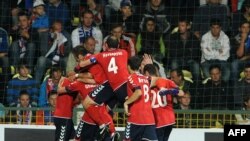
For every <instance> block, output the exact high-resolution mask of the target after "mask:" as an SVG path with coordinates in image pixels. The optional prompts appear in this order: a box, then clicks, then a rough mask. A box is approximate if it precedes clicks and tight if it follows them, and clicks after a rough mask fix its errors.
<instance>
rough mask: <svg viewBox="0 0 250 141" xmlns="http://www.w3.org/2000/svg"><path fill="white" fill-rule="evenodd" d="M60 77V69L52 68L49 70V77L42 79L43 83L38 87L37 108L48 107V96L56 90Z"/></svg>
mask: <svg viewBox="0 0 250 141" xmlns="http://www.w3.org/2000/svg"><path fill="white" fill-rule="evenodd" d="M61 77H62V70H61V69H60V67H52V68H51V69H50V74H49V76H48V77H47V78H45V79H44V81H43V83H42V84H41V86H40V92H39V101H38V106H39V107H44V106H46V105H48V102H49V100H48V97H49V94H50V93H51V92H53V91H56V90H57V88H58V84H59V80H60V79H61Z"/></svg>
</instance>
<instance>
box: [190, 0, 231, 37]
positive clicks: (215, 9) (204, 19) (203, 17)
mask: <svg viewBox="0 0 250 141" xmlns="http://www.w3.org/2000/svg"><path fill="white" fill-rule="evenodd" d="M228 16H229V9H228V7H227V6H226V5H224V4H221V3H220V0H208V1H207V4H205V5H202V6H200V7H199V8H198V9H197V10H196V12H195V13H194V19H193V25H192V29H193V31H194V34H195V35H196V36H197V37H198V38H199V39H200V38H201V37H202V36H203V35H204V34H205V33H206V32H207V31H208V30H209V22H210V21H211V19H214V18H216V19H220V20H221V28H222V30H223V31H225V32H227V31H228V30H229V20H228Z"/></svg>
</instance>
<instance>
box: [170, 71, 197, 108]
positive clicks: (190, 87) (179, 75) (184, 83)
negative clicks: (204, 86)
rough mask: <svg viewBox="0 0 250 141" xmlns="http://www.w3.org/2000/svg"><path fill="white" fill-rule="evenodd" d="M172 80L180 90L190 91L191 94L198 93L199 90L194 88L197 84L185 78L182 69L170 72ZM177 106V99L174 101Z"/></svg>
mask: <svg viewBox="0 0 250 141" xmlns="http://www.w3.org/2000/svg"><path fill="white" fill-rule="evenodd" d="M170 78H171V80H172V81H174V82H175V84H176V85H177V86H178V87H179V89H180V90H183V91H189V92H191V93H196V92H195V91H196V90H197V89H196V88H195V87H194V86H195V84H194V83H193V82H192V80H188V79H186V78H184V74H183V72H182V70H181V69H173V70H170ZM173 102H174V103H175V104H177V103H178V101H177V99H176V98H175V99H174V101H173Z"/></svg>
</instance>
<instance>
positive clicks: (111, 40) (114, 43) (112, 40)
mask: <svg viewBox="0 0 250 141" xmlns="http://www.w3.org/2000/svg"><path fill="white" fill-rule="evenodd" d="M106 43H107V44H108V47H109V48H118V47H119V40H118V39H117V38H116V37H115V36H109V37H108V39H107V41H106Z"/></svg>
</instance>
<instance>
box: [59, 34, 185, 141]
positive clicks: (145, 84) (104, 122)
mask: <svg viewBox="0 0 250 141" xmlns="http://www.w3.org/2000/svg"><path fill="white" fill-rule="evenodd" d="M106 44H107V47H108V49H107V50H106V51H104V52H101V53H98V54H91V53H90V52H88V51H87V50H86V49H84V48H80V47H79V48H74V51H73V52H74V56H75V57H76V59H77V60H78V66H76V67H75V72H76V74H74V75H72V76H68V78H65V77H63V78H61V80H60V83H59V86H58V90H57V91H58V98H57V104H56V109H55V113H54V123H55V126H56V133H55V135H56V141H61V140H62V141H68V140H69V139H70V138H72V137H74V139H75V140H81V141H95V140H100V141H102V140H103V141H117V140H120V135H119V133H118V132H116V130H115V126H114V123H113V118H112V109H113V108H114V107H115V105H116V104H117V103H118V102H119V103H121V104H123V106H124V111H125V113H126V115H127V116H128V119H127V125H126V127H125V134H124V140H125V141H139V140H150V141H157V140H159V141H167V140H168V137H169V135H170V133H171V131H172V125H173V124H175V115H174V111H173V106H172V103H173V102H172V95H177V94H179V95H182V94H183V93H182V91H179V90H178V87H177V86H176V85H175V83H174V82H173V81H171V80H168V79H165V78H161V77H159V76H158V71H157V68H156V67H155V66H154V65H153V63H152V60H151V58H150V57H149V56H147V55H146V56H143V57H138V56H133V57H130V58H128V55H127V52H126V51H125V50H122V49H119V48H118V47H119V41H118V39H117V38H116V37H114V36H110V37H109V38H108V39H107V42H106ZM78 99H80V101H81V103H82V105H83V107H84V111H85V112H84V114H83V116H82V120H81V121H80V123H79V124H78V127H77V130H76V132H74V126H73V122H72V113H73V107H74V105H75V104H76V103H78Z"/></svg>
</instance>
